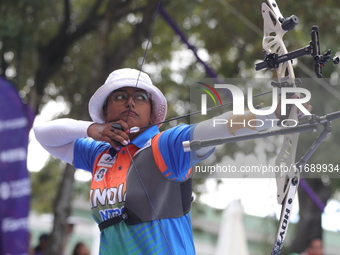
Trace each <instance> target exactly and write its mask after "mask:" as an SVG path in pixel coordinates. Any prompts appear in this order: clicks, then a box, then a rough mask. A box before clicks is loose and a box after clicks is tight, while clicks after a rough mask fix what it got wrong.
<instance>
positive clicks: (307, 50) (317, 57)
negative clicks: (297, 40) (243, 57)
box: [255, 15, 340, 78]
mask: <svg viewBox="0 0 340 255" xmlns="http://www.w3.org/2000/svg"><path fill="white" fill-rule="evenodd" d="M271 18H272V20H274V17H271ZM279 22H281V27H282V29H283V30H285V31H289V30H292V29H293V28H294V27H295V26H296V25H297V24H298V23H299V19H298V18H297V17H296V16H295V15H292V16H290V17H288V18H285V19H283V18H279ZM331 53H332V51H331V50H330V49H329V50H327V51H326V52H325V53H323V54H322V55H321V54H320V46H319V27H318V26H313V27H312V29H311V41H310V42H309V44H308V45H307V46H305V47H303V48H301V49H298V50H295V51H292V52H288V53H287V54H283V55H281V56H279V55H278V53H276V52H274V53H268V52H265V54H266V56H265V58H264V60H263V61H262V62H260V63H257V64H256V67H255V69H256V71H258V70H261V69H264V68H270V69H277V68H278V67H279V64H280V63H283V62H286V61H290V60H293V59H295V58H298V57H301V56H304V55H311V56H312V57H313V60H314V72H315V74H316V76H317V77H318V78H322V67H323V66H324V65H325V64H326V63H327V62H328V61H329V60H331V59H332V61H333V63H334V64H335V65H337V64H339V62H340V59H339V57H336V56H335V57H331V56H330V55H331Z"/></svg>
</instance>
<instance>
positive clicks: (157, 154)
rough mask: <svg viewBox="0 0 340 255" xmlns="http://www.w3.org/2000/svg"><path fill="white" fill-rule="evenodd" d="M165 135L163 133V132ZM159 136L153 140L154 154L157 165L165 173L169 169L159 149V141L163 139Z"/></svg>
mask: <svg viewBox="0 0 340 255" xmlns="http://www.w3.org/2000/svg"><path fill="white" fill-rule="evenodd" d="M162 133H163V132H162ZM162 133H160V134H157V135H156V136H155V137H154V138H153V139H152V146H151V148H152V154H153V157H154V159H155V162H156V165H157V167H158V168H159V170H160V171H161V172H162V173H163V172H164V171H165V170H167V169H168V166H167V165H166V164H165V162H164V159H163V157H162V154H161V152H160V150H159V147H158V140H159V138H160V137H161V134H162Z"/></svg>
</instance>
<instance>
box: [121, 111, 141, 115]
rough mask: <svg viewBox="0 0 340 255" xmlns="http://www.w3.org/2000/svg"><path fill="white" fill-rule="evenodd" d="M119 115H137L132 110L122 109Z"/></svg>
mask: <svg viewBox="0 0 340 255" xmlns="http://www.w3.org/2000/svg"><path fill="white" fill-rule="evenodd" d="M120 115H123V116H138V114H137V113H136V112H135V111H133V110H126V111H123V112H122V113H121V114H120Z"/></svg>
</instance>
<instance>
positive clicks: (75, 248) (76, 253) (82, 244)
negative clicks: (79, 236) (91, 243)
mask: <svg viewBox="0 0 340 255" xmlns="http://www.w3.org/2000/svg"><path fill="white" fill-rule="evenodd" d="M82 246H85V247H86V245H85V244H84V243H83V242H78V243H77V244H76V246H74V249H73V252H72V255H78V252H79V251H78V250H79V248H80V247H82Z"/></svg>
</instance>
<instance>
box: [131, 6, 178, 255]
mask: <svg viewBox="0 0 340 255" xmlns="http://www.w3.org/2000/svg"><path fill="white" fill-rule="evenodd" d="M160 5H161V0H159V1H158V4H157V9H156V12H155V14H154V18H153V21H152V26H151V30H150V33H149V36H148V39H147V44H146V48H145V50H144V55H143V59H142V63H141V65H140V69H139V74H138V77H137V81H136V85H135V87H134V90H133V92H132V99H131V101H130V104H129V110H128V114H127V116H126V122H127V121H128V118H129V116H130V114H129V113H130V111H131V108H132V103H133V100H134V99H133V98H134V94H135V93H136V90H137V87H138V82H139V78H140V75H141V72H142V68H143V65H144V63H145V59H146V53H147V51H148V49H149V45H150V40H151V37H152V32H153V30H154V26H155V23H156V19H157V14H158V12H159V7H160ZM126 151H127V152H128V154H129V157H130V159H131V165H132V168H133V170H134V171H135V172H136V174H137V176H138V179H139V181H140V183H141V185H142V187H143V190H144V193H145V195H146V197H147V199H148V202H149V204H150V207H151V209H152V212H153V214H154V216H155V218H156V220H157V222H158V225H159V227H160V230H161V232H162V234H163V236H164V238H165V241H166V244H167V246H168V248H169V250H170V253H171V254H174V252H173V250H172V248H171V245H170V242H169V240H168V238H167V236H166V234H165V232H164V229H163V227H162V223H161V220H160V219H159V217H158V215H157V212H156V210H155V207H154V206H153V204H152V201H151V198H150V196H149V194H148V192H147V190H146V187H145V185H144V182H143V180H142V178H141V176H140V174H139V171H138V169H137V166H136V164H135V162H134V159H133V155H132V154H131V152H130V150H129V148H128V147H126Z"/></svg>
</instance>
